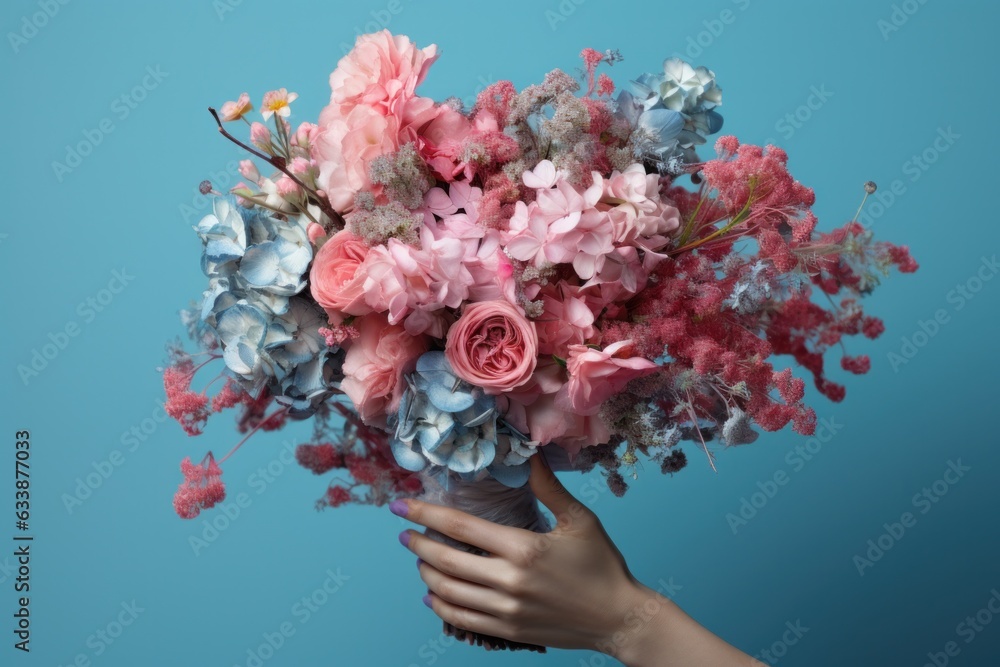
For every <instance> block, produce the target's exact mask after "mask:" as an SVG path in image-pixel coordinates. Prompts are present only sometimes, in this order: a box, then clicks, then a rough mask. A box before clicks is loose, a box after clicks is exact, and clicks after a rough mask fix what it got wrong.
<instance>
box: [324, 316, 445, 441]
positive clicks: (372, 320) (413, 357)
mask: <svg viewBox="0 0 1000 667" xmlns="http://www.w3.org/2000/svg"><path fill="white" fill-rule="evenodd" d="M354 326H356V327H357V329H358V332H359V333H360V334H361V335H360V336H358V337H357V338H355V339H354V340H353V341H352V342H351V344H350V347H349V348H348V349H347V356H346V357H345V358H344V380H343V381H342V382H341V385H340V386H341V389H343V391H344V393H345V394H347V396H348V397H349V398H350V399H351V401H352V402H353V403H354V407H355V408H357V411H358V415H360V417H361V419H362V420H363V421H364V422H365V423H366V424H368V425H370V426H378V427H381V428H384V427H385V426H386V417H387V416H388V415H390V414H394V413H395V412H396V411H397V410H398V409H399V400H400V398H401V397H402V396H403V391H404V390H405V389H406V382H405V381H404V380H403V376H404V375H405V374H407V373H411V372H413V369H414V368H415V366H416V364H417V357H419V356H420V355H421V354H423V353H424V352H426V351H427V338H426V337H425V336H411V335H410V334H409V333H407V332H406V330H405V329H403V327H397V326H392V325H391V324H389V321H388V320H387V319H386V316H385V315H383V314H381V313H375V314H372V315H366V316H364V317H362V318H360V319H358V320H357V321H356V322H355V324H354Z"/></svg>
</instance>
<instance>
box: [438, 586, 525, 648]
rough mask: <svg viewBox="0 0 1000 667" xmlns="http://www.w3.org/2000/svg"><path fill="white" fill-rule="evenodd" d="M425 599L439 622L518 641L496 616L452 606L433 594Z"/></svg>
mask: <svg viewBox="0 0 1000 667" xmlns="http://www.w3.org/2000/svg"><path fill="white" fill-rule="evenodd" d="M425 599H429V600H430V608H431V609H433V610H434V613H435V614H437V615H438V616H440V617H441V620H443V621H446V622H448V623H451V624H452V625H454V626H455V627H456V628H461V629H462V630H468V631H469V632H478V633H479V634H482V635H492V636H494V637H503V638H504V639H509V640H511V641H518V638H517V637H515V636H514V635H516V632H514V630H513V628H511V627H510V626H509V625H508V624H507V623H506V622H505V621H502V620H501V619H499V618H497V617H496V616H490V615H489V614H484V613H483V612H481V611H476V610H475V609H469V608H467V607H462V606H459V605H456V604H452V603H451V602H448V601H447V600H445V599H443V598H441V597H440V596H439V595H437V594H435V593H429V594H428V595H427V598H425Z"/></svg>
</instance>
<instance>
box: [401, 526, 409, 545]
mask: <svg viewBox="0 0 1000 667" xmlns="http://www.w3.org/2000/svg"><path fill="white" fill-rule="evenodd" d="M399 543H400V544H402V545H403V546H404V547H408V546H410V531H408V530H404V531H403V532H401V533H400V534H399Z"/></svg>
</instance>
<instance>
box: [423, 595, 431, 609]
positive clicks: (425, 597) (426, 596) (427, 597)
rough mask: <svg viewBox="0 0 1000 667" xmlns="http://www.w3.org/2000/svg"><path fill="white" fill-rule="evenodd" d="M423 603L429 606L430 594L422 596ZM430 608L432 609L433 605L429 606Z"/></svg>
mask: <svg viewBox="0 0 1000 667" xmlns="http://www.w3.org/2000/svg"><path fill="white" fill-rule="evenodd" d="M424 604H425V605H427V606H428V607H431V596H430V595H425V596H424ZM431 609H433V607H431Z"/></svg>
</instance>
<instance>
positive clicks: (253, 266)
mask: <svg viewBox="0 0 1000 667" xmlns="http://www.w3.org/2000/svg"><path fill="white" fill-rule="evenodd" d="M307 224H308V218H305V216H299V217H291V216H289V217H288V219H287V220H286V219H281V218H278V217H275V216H273V215H271V214H270V213H268V212H267V211H265V210H262V209H260V208H244V207H242V206H239V205H238V204H237V203H236V202H235V200H234V199H233V198H232V197H217V198H216V199H215V200H214V201H213V204H212V212H211V213H209V214H208V215H206V216H205V217H204V218H202V220H201V222H199V223H198V225H197V226H196V227H195V230H196V231H197V232H198V235H199V236H200V237H201V239H202V242H203V243H204V246H205V247H204V254H203V255H202V269H203V270H204V272H205V274H206V275H207V276H208V278H209V287H208V289H207V290H206V291H205V294H204V300H203V302H202V309H201V320H202V321H203V322H204V323H205V324H206V325H207V326H208V327H210V328H211V329H212V330H214V331H215V333H216V335H217V336H218V339H219V341H220V342H221V343H222V349H223V359H224V360H225V362H226V366H227V367H228V368H229V370H230V371H231V372H232V373H233V374H234V375H235V376H236V377H239V378H242V379H243V380H244V381H245V382H246V384H247V386H250V387H260V386H264V385H266V386H268V387H269V388H270V390H271V392H272V394H273V395H274V396H275V398H276V400H277V401H278V402H279V403H282V404H283V405H288V406H289V407H290V408H291V412H290V414H292V415H294V416H296V417H301V416H308V415H309V414H312V412H314V411H315V409H316V407H317V406H318V405H319V404H320V403H321V402H322V401H323V400H325V399H326V398H327V397H328V396H329V395H330V393H331V391H332V389H333V388H334V387H335V384H334V382H335V381H336V380H337V379H339V378H338V376H339V368H340V365H341V362H342V358H341V357H342V355H338V354H337V352H338V350H332V349H330V348H329V347H328V346H327V345H326V341H325V339H324V337H323V336H322V335H321V334H320V333H319V329H320V328H321V327H324V326H326V325H327V318H326V313H324V312H323V310H322V309H320V308H319V307H318V306H317V305H316V304H315V303H313V302H312V301H311V300H309V299H307V298H305V297H300V296H296V295H298V294H299V293H300V292H302V290H304V289H305V287H306V281H305V274H306V272H307V271H308V269H309V263H310V262H311V261H312V254H313V253H312V244H311V243H310V242H309V237H308V235H307V234H306V225H307Z"/></svg>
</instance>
